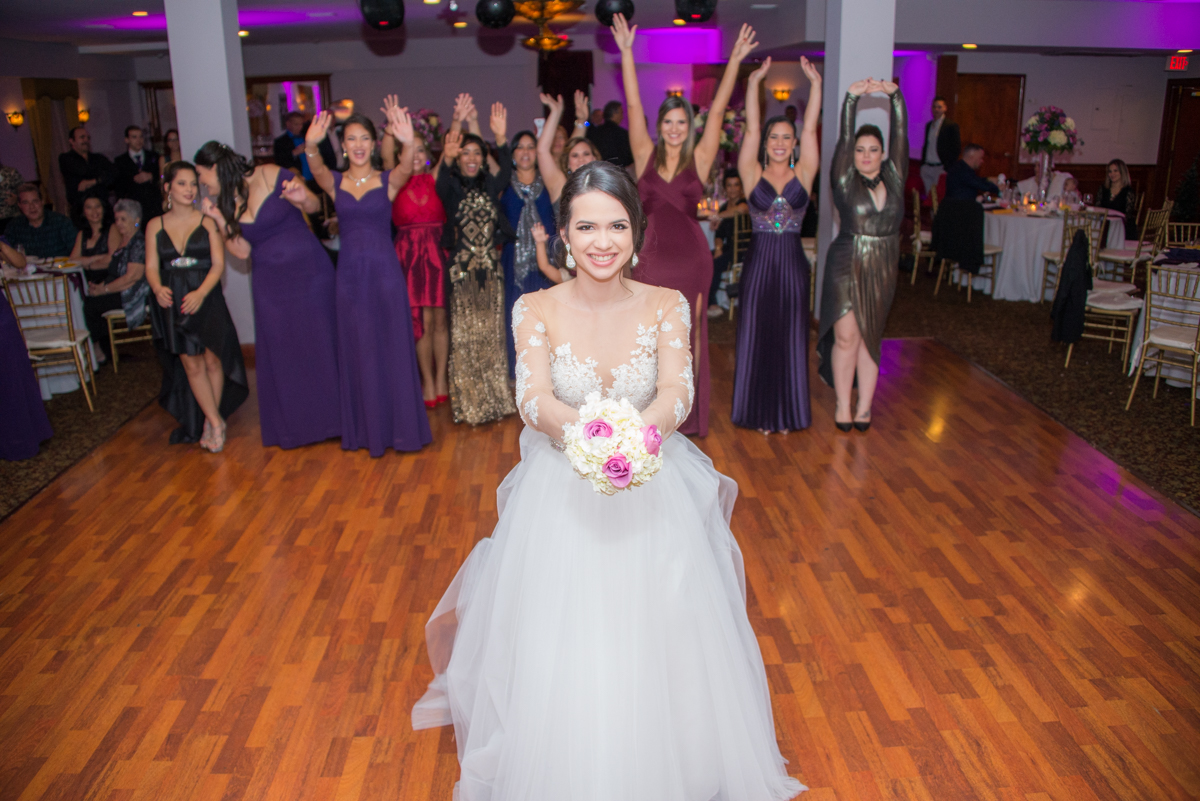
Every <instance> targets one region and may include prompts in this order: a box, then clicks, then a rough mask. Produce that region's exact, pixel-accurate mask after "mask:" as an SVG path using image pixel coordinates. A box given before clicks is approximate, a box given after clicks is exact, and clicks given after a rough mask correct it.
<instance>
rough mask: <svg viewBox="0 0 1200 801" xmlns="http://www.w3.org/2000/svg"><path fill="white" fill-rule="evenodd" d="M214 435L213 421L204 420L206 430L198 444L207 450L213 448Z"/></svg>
mask: <svg viewBox="0 0 1200 801" xmlns="http://www.w3.org/2000/svg"><path fill="white" fill-rule="evenodd" d="M212 435H213V428H212V423H210V422H208V420H205V421H204V430H203V431H202V432H201V434H200V442H199V443H198V444H199V445H200V447H201V448H203V449H204V450H206V451H208V450H212Z"/></svg>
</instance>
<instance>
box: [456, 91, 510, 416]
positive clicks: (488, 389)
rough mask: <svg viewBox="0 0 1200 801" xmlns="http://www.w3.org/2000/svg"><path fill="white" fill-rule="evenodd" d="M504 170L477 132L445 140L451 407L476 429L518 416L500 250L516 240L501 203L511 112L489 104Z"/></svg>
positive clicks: (507, 170)
mask: <svg viewBox="0 0 1200 801" xmlns="http://www.w3.org/2000/svg"><path fill="white" fill-rule="evenodd" d="M491 126H492V132H493V133H494V134H495V136H496V144H497V145H498V146H499V151H500V154H499V158H498V159H497V160H498V162H499V164H500V169H499V170H498V171H497V173H496V174H495V175H492V174H491V173H489V172H488V169H487V162H486V156H487V151H486V145H485V144H484V142H483V140H482V139H480V138H479V137H478V136H476V135H475V134H471V133H468V134H462V133H460V132H458V131H451V132H450V133H448V134H447V135H446V142H445V148H444V150H443V151H442V161H441V162H440V163H439V165H438V174H437V191H438V196H439V197H440V198H441V200H442V205H443V206H445V208H446V218H447V220H446V232H445V236H444V237H443V240H442V244H443V246H444V247H445V248H446V249H447V250H448V251H450V253H451V257H450V264H449V277H450V294H449V306H450V362H449V368H448V372H449V378H450V408H451V409H452V410H453V412H454V422H456V423H470V424H472V425H478V424H480V423H487V422H490V421H492V420H498V419H500V418H501V417H505V416H507V415H510V414H514V413H515V412H516V411H517V408H516V405H515V404H514V403H513V396H512V391H511V390H510V389H509V387H508V353H507V352H506V348H505V337H504V271H503V270H502V269H501V267H500V262H499V259H497V258H496V246H497V245H498V244H502V243H503V242H504V241H506V239H508V238H510V237H511V232H509V231H508V228H509V226H508V225H507V220H506V219H505V217H504V215H503V214H500V213H499V208H498V207H497V205H496V203H497V199H498V198H499V196H500V193H501V192H502V191H504V189H505V187H507V186H508V184H509V180H510V177H511V174H512V156H511V155H510V153H509V148H508V145H507V144H506V142H505V130H506V126H507V114H506V112H505V110H504V107H503V106H502V105H500V104H499V103H497V104H495V105H494V106H493V107H492V118H491Z"/></svg>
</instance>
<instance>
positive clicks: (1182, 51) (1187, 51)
mask: <svg viewBox="0 0 1200 801" xmlns="http://www.w3.org/2000/svg"><path fill="white" fill-rule="evenodd" d="M1175 52H1176V53H1190V52H1192V51H1191V50H1176V51H1175Z"/></svg>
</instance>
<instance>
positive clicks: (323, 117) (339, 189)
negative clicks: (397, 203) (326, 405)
mask: <svg viewBox="0 0 1200 801" xmlns="http://www.w3.org/2000/svg"><path fill="white" fill-rule="evenodd" d="M384 103H385V107H384V112H385V113H386V114H387V117H388V129H389V130H390V131H391V133H392V135H393V136H394V137H395V138H396V139H397V140H398V141H399V142H400V143H401V144H402V145H403V147H404V150H403V152H402V153H401V155H400V161H399V166H397V167H396V168H395V169H394V170H385V171H384V172H382V173H381V172H379V171H378V170H376V169H375V168H374V167H372V166H371V155H372V154H373V153H374V151H375V141H376V136H375V125H374V123H372V122H371V121H370V120H369V119H367V118H366V117H364V116H362V115H361V114H352V115H350V117H349V119H347V120H346V124H345V127H344V128H343V129H342V144H343V145H344V146H345V148H346V157H347V159H348V160H349V162H350V167H349V168H348V169H347V170H346V172H344V173H334V172H330V170H329V168H328V167H326V166H325V163H324V162H323V161H322V160H321V154H320V153H319V152H318V151H317V146H318V145H319V144H320V142H321V140H323V139H324V138H325V134H326V133H327V132H328V130H329V123H330V120H331V117H330V114H329V112H328V111H323V112H321V113H320V114H318V115H317V118H316V119H315V120H313V123H312V125H310V126H309V129H308V134H307V136H306V138H305V153H306V155H307V156H308V165H309V169H311V170H312V173H313V178H314V179H316V182H317V184H318V185H320V187H321V188H322V189H323V190H325V193H326V194H328V195H329V196H330V197H331V198H333V202H334V205H335V207H336V208H337V217H338V232H339V235H340V237H341V250H340V252H339V253H338V268H337V281H336V283H337V291H336V295H337V347H338V373H339V386H340V400H341V417H342V447H343V448H345V449H346V450H357V449H359V448H367V449H368V450H369V451H370V453H371V455H372V456H382V455H383V452H384V451H385V450H386V449H387V448H394V449H396V450H398V451H416V450H420V449H421V448H422V447H424V446H425V445H428V444H429V443H430V442H432V441H433V434H432V433H431V432H430V430H429V418H428V417H427V416H426V414H425V404H424V402H423V400H422V397H421V373H420V370H419V369H418V367H417V351H416V347H415V344H414V341H413V327H412V310H411V308H410V307H409V303H408V286H407V284H406V282H405V278H404V271H403V270H401V269H400V261H399V259H397V258H396V249H395V247H393V245H392V227H391V220H392V201H394V200H395V199H396V195H397V194H399V192H400V190H401V189H402V188H403V187H404V184H405V183H407V181H408V178H409V176H411V175H412V164H413V159H412V147H413V128H412V121H411V120H410V119H409V116H408V113H407V112H405V111H404V110H403V109H401V108H399V107H398V105H397V104H396V100H395V98H394V97H388V98H386V99H385V100H384Z"/></svg>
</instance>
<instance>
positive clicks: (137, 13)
mask: <svg viewBox="0 0 1200 801" xmlns="http://www.w3.org/2000/svg"><path fill="white" fill-rule="evenodd" d="M133 16H135V17H148V16H150V12H149V11H135V12H133Z"/></svg>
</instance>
